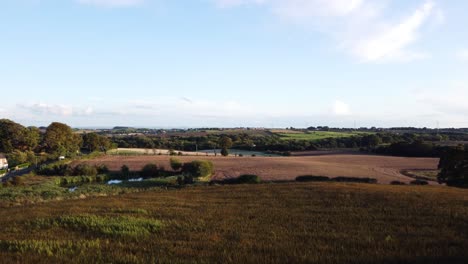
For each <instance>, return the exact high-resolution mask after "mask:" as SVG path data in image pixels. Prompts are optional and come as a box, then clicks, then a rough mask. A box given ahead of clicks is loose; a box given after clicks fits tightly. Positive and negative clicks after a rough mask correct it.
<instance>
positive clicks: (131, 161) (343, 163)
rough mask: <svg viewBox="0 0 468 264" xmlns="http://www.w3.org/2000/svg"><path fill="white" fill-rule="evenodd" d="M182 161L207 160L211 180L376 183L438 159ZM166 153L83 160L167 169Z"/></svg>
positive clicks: (117, 166)
mask: <svg viewBox="0 0 468 264" xmlns="http://www.w3.org/2000/svg"><path fill="white" fill-rule="evenodd" d="M179 158H180V159H181V160H182V161H183V162H188V161H192V160H194V159H206V160H211V161H212V162H213V163H214V166H215V175H214V178H215V179H219V180H220V179H225V178H233V177H238V176H239V175H242V174H256V175H258V176H260V177H261V178H262V179H264V180H294V179H295V178H296V177H297V176H299V175H307V174H312V175H321V176H328V177H338V176H347V177H363V178H376V179H378V181H379V183H385V184H388V183H390V182H391V181H395V180H397V181H402V182H410V181H411V180H413V179H412V178H410V177H407V176H404V175H402V174H401V173H400V172H401V171H402V170H411V169H436V168H437V164H438V159H434V158H402V157H388V156H371V155H323V156H304V157H220V156H218V157H211V156H210V157H207V156H198V157H184V156H182V157H179ZM169 159H170V157H168V156H129V157H121V156H104V157H100V158H97V159H94V160H91V161H87V163H91V164H106V165H107V166H108V167H109V168H110V169H111V170H120V167H121V166H122V165H124V164H125V165H127V166H129V167H130V169H131V170H141V168H142V167H143V166H144V165H146V164H148V163H157V164H158V165H163V166H164V167H165V168H167V169H169V168H170V165H169Z"/></svg>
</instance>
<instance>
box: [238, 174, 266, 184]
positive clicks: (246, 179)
mask: <svg viewBox="0 0 468 264" xmlns="http://www.w3.org/2000/svg"><path fill="white" fill-rule="evenodd" d="M260 182H262V179H260V177H258V176H257V175H253V174H245V175H241V176H239V177H238V178H237V183H248V184H255V183H260Z"/></svg>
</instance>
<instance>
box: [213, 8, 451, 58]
mask: <svg viewBox="0 0 468 264" xmlns="http://www.w3.org/2000/svg"><path fill="white" fill-rule="evenodd" d="M214 1H216V3H217V5H218V6H221V7H235V6H239V5H248V4H250V5H258V6H263V7H265V8H267V9H269V10H270V11H271V12H272V13H273V14H275V15H276V16H278V17H279V18H280V19H282V20H284V21H289V22H292V23H294V24H301V25H306V26H311V27H312V28H314V29H315V30H316V31H319V32H322V33H325V34H327V35H329V36H330V37H331V38H332V39H334V40H336V41H337V46H338V47H339V48H340V49H342V50H345V51H346V52H347V53H349V54H350V55H352V56H354V57H356V58H357V59H358V60H359V61H361V62H390V61H412V60H415V59H422V58H426V57H428V56H429V55H427V54H426V53H424V52H420V51H411V50H409V48H410V47H411V45H413V44H414V43H415V42H416V41H417V40H418V39H419V37H420V35H421V31H422V29H423V28H424V26H426V25H427V24H429V22H431V21H435V22H437V24H440V23H442V21H443V20H442V19H441V17H443V12H442V11H441V10H440V9H438V8H437V6H436V4H435V2H433V1H432V0H428V1H426V2H422V4H421V5H420V6H419V7H418V8H416V9H415V10H412V11H409V12H407V13H406V15H398V16H397V14H395V13H394V10H391V9H390V8H389V7H388V5H387V4H386V3H387V2H388V1H383V0H375V1H370V0H289V1H279V0H214Z"/></svg>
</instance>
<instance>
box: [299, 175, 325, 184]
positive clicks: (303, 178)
mask: <svg viewBox="0 0 468 264" xmlns="http://www.w3.org/2000/svg"><path fill="white" fill-rule="evenodd" d="M296 181H298V182H313V181H315V182H323V181H330V178H329V177H325V176H313V175H304V176H298V177H296Z"/></svg>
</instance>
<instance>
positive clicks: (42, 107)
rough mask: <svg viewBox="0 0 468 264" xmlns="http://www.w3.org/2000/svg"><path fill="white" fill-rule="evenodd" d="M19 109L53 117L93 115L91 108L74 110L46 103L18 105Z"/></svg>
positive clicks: (66, 106)
mask: <svg viewBox="0 0 468 264" xmlns="http://www.w3.org/2000/svg"><path fill="white" fill-rule="evenodd" d="M17 106H18V107H19V108H21V109H24V110H27V111H29V112H30V113H32V114H37V115H54V116H64V117H67V116H83V115H91V114H93V113H94V110H93V108H92V107H86V108H76V107H75V108H74V107H72V106H70V105H56V104H46V103H33V104H18V105H17Z"/></svg>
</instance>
